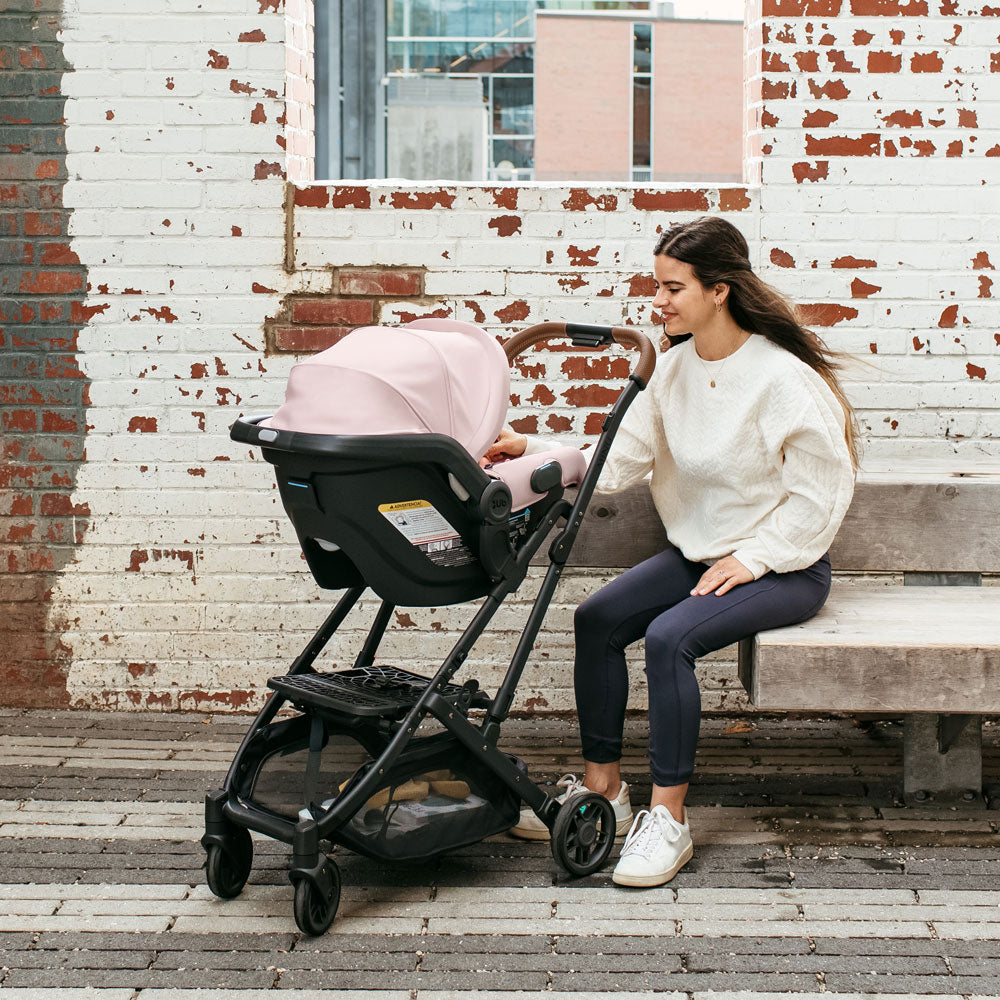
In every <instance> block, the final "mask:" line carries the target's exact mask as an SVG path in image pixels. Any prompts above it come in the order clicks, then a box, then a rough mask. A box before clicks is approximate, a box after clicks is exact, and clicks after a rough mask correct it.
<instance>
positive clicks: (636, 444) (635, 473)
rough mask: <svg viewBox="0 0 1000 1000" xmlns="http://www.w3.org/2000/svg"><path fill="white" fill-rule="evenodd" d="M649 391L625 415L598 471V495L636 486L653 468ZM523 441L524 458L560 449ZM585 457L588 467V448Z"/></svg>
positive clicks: (590, 454)
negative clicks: (602, 465) (524, 444)
mask: <svg viewBox="0 0 1000 1000" xmlns="http://www.w3.org/2000/svg"><path fill="white" fill-rule="evenodd" d="M654 377H655V376H654ZM651 389H652V386H650V387H648V388H646V389H645V390H643V391H642V392H641V393H640V394H639V395H638V397H636V399H634V400H633V401H632V405H631V406H630V407H629V409H628V411H627V412H626V414H625V417H624V419H623V420H622V422H621V426H620V427H619V428H618V433H617V434H616V435H615V439H614V442H613V443H612V445H611V451H610V453H609V454H608V457H607V459H606V460H605V462H604V468H603V469H601V475H600V478H599V479H598V481H597V492H598V493H617V492H618V491H619V490H623V489H625V488H626V487H627V486H631V485H632V484H633V483H637V482H639V480H640V479H642V478H644V477H645V476H647V475H648V474H649V472H650V470H651V469H652V468H653V456H654V449H653V444H652V441H653V436H654V432H655V419H656V407H655V403H654V399H653V395H652V392H651ZM526 438H527V442H528V443H527V446H526V447H525V449H524V454H525V455H538V454H540V453H542V452H545V451H550V450H551V449H553V448H557V447H559V442H556V441H552V440H550V439H547V438H542V437H536V436H535V435H533V434H528V435H526ZM584 455H586V457H587V462H588V463H589V462H590V460H591V459H592V458H593V457H594V450H593V449H592V448H588V449H587V450H586V451H585V452H584Z"/></svg>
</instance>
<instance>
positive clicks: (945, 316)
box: [938, 305, 958, 330]
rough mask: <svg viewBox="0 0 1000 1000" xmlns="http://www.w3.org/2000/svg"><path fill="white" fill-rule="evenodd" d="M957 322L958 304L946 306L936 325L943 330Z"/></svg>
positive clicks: (948, 328) (949, 328)
mask: <svg viewBox="0 0 1000 1000" xmlns="http://www.w3.org/2000/svg"><path fill="white" fill-rule="evenodd" d="M957 324H958V306H957V305H951V306H947V307H946V308H945V309H944V311H943V312H942V313H941V316H940V318H939V319H938V326H940V327H942V328H943V329H945V330H951V329H953V328H954V327H955V326H957Z"/></svg>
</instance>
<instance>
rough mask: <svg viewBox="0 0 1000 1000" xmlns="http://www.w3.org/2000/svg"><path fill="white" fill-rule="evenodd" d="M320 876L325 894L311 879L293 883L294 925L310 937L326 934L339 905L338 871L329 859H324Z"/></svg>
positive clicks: (334, 863) (300, 879)
mask: <svg viewBox="0 0 1000 1000" xmlns="http://www.w3.org/2000/svg"><path fill="white" fill-rule="evenodd" d="M322 875H323V879H322V881H323V883H325V884H326V886H327V890H326V892H324V891H323V890H322V889H321V888H320V887H319V885H317V883H316V882H314V881H313V880H312V879H311V878H299V879H297V880H296V882H295V902H294V906H293V909H294V913H295V923H296V925H297V926H298V928H299V930H300V931H302V933H303V934H308V935H309V936H310V937H319V936H320V935H321V934H325V933H326V932H327V930H328V929H329V927H330V924H332V923H333V918H334V917H335V916H336V915H337V907H338V906H339V905H340V869H339V868H337V863H336V862H335V861H333V860H332V859H331V858H327V859H326V861H325V863H324V865H323V871H322Z"/></svg>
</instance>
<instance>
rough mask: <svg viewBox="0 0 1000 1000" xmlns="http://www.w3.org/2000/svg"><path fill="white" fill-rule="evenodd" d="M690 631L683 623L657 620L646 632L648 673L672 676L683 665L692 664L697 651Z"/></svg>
mask: <svg viewBox="0 0 1000 1000" xmlns="http://www.w3.org/2000/svg"><path fill="white" fill-rule="evenodd" d="M689 640H690V630H689V629H688V628H687V627H686V626H685V625H684V623H683V622H679V621H676V622H675V621H671V620H670V619H669V618H667V619H666V620H657V621H655V622H653V624H652V625H650V627H649V629H648V630H647V631H646V673H647V675H649V674H650V673H652V674H656V675H658V676H662V675H666V674H670V673H672V672H673V671H675V670H677V669H678V668H679V667H680V666H681V665H683V664H689V663H692V662H693V661H694V659H695V655H696V651H695V649H694V648H693V647H692V644H691V642H690V641H689Z"/></svg>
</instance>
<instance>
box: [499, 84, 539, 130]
mask: <svg viewBox="0 0 1000 1000" xmlns="http://www.w3.org/2000/svg"><path fill="white" fill-rule="evenodd" d="M493 131H494V132H495V133H501V134H503V133H521V134H522V135H523V134H525V133H527V134H528V135H530V134H532V133H533V132H534V131H535V106H534V87H533V86H532V80H531V78H530V77H529V78H528V79H517V78H514V79H511V78H510V77H502V76H496V77H494V78H493Z"/></svg>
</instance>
